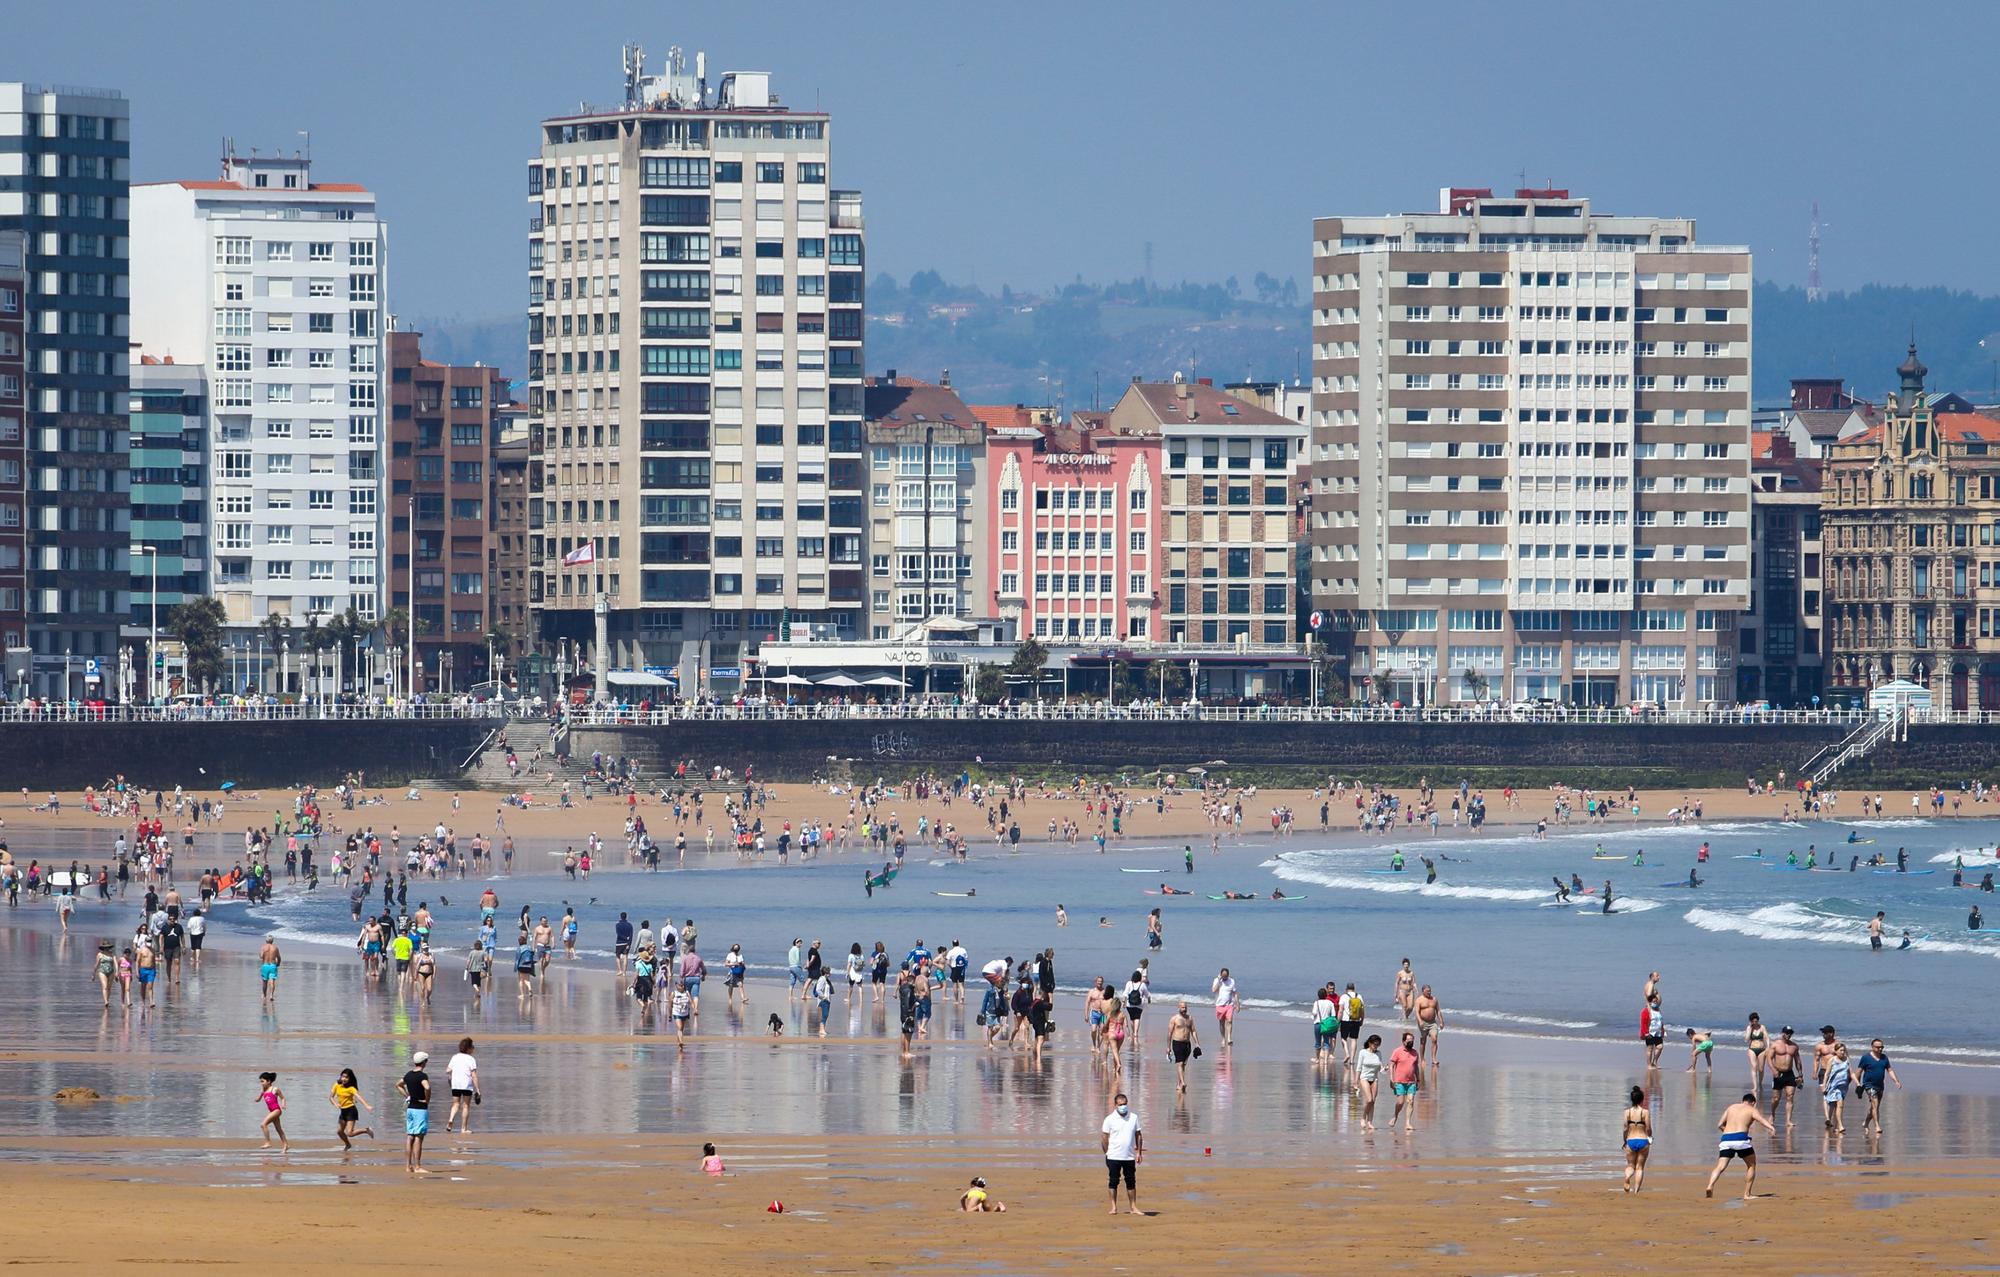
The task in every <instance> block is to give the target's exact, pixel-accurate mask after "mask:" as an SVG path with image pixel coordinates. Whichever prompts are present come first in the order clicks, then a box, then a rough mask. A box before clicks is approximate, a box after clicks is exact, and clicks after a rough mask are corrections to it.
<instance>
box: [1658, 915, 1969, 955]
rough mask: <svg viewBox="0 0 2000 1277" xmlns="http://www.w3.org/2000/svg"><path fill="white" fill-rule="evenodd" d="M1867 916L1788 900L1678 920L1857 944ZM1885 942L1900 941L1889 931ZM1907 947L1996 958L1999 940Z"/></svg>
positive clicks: (1773, 936)
mask: <svg viewBox="0 0 2000 1277" xmlns="http://www.w3.org/2000/svg"><path fill="white" fill-rule="evenodd" d="M1872 916H1873V915H1872V914H1870V915H1868V917H1872ZM1868 917H1849V916H1847V915H1844V914H1841V913H1838V912H1834V911H1831V910H1828V909H1824V908H1815V907H1813V906H1811V905H1805V904H1794V903H1788V904H1777V905H1765V906H1764V907H1762V908H1760V909H1751V910H1747V911H1744V912H1733V911H1730V910H1725V909H1706V908H1699V907H1698V908H1694V909H1690V910H1688V911H1687V913H1686V914H1684V915H1682V920H1683V921H1685V922H1689V923H1692V924H1693V925H1694V926H1697V927H1700V928H1701V929H1702V930H1703V931H1714V932H1721V933H1725V934H1732V935H1742V936H1749V937H1751V938H1753V939H1757V940H1804V941H1811V942H1814V943H1817V944H1839V945H1861V944H1866V943H1867V940H1868ZM1996 939H2000V936H1996ZM1887 942H1890V943H1900V942H1901V941H1900V938H1898V937H1895V936H1893V935H1892V936H1890V937H1889V938H1888V941H1887ZM1910 948H1911V949H1912V950H1922V951H1924V952H1925V953H1973V954H1979V955H1982V956H1985V957H1994V958H2000V944H1982V943H1980V942H1979V941H1977V940H1970V939H1966V940H1946V939H1939V938H1936V937H1934V936H1932V937H1925V938H1923V939H1914V938H1913V939H1912V940H1911V942H1910Z"/></svg>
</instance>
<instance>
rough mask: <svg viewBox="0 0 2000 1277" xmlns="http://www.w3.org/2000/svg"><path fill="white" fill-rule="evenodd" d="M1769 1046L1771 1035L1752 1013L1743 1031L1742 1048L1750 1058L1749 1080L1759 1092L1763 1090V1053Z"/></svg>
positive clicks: (1761, 1020) (1756, 1015)
mask: <svg viewBox="0 0 2000 1277" xmlns="http://www.w3.org/2000/svg"><path fill="white" fill-rule="evenodd" d="M1770 1045H1771V1035H1770V1034H1769V1033H1767V1032H1765V1030H1764V1021H1763V1019H1762V1018H1761V1017H1759V1016H1758V1014H1757V1013H1756V1012H1755V1011H1752V1012H1751V1013H1750V1023H1749V1025H1748V1026H1747V1027H1746V1028H1745V1029H1744V1030H1743V1048H1744V1050H1745V1051H1746V1052H1747V1053H1748V1054H1749V1056H1750V1080H1751V1082H1752V1084H1753V1085H1755V1086H1756V1088H1757V1089H1758V1090H1760V1091H1761V1090H1763V1089H1764V1052H1765V1051H1766V1050H1767V1049H1768V1048H1769V1047H1770Z"/></svg>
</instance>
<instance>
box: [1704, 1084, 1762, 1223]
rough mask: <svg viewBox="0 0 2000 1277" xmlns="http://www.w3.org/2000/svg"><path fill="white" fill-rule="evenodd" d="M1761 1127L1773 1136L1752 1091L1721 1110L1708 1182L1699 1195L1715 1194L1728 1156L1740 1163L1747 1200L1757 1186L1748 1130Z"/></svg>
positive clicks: (1755, 1152) (1754, 1152)
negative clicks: (1717, 1181)
mask: <svg viewBox="0 0 2000 1277" xmlns="http://www.w3.org/2000/svg"><path fill="white" fill-rule="evenodd" d="M1755 1126H1761V1127H1763V1128H1764V1129H1765V1130H1766V1131H1769V1132H1770V1133H1771V1134H1773V1135H1776V1134H1777V1133H1778V1128H1777V1127H1775V1126H1773V1125H1771V1123H1770V1122H1769V1121H1767V1120H1766V1119H1765V1117H1764V1114H1763V1113H1762V1112H1760V1111H1759V1110H1758V1108H1757V1096H1756V1093H1755V1092H1746V1093H1745V1094H1744V1096H1743V1098H1742V1099H1740V1100H1738V1101H1737V1102H1736V1103H1734V1104H1732V1105H1730V1106H1729V1107H1728V1108H1726V1109H1724V1110H1722V1118H1721V1120H1719V1121H1718V1122H1716V1124H1715V1127H1716V1130H1717V1131H1718V1132H1719V1133H1720V1134H1719V1135H1718V1137H1717V1140H1716V1147H1715V1169H1714V1170H1712V1171H1710V1172H1709V1173H1708V1184H1707V1186H1706V1187H1705V1188H1704V1189H1703V1190H1702V1196H1703V1197H1713V1196H1715V1181H1716V1180H1718V1179H1721V1178H1722V1172H1723V1169H1724V1168H1725V1167H1727V1166H1728V1165H1729V1161H1730V1159H1731V1158H1737V1159H1740V1160H1741V1161H1742V1163H1743V1200H1744V1201H1746V1202H1747V1201H1749V1200H1750V1198H1751V1197H1752V1196H1754V1193H1753V1192H1752V1190H1753V1189H1755V1188H1756V1186H1757V1150H1756V1149H1755V1148H1754V1147H1753V1146H1752V1145H1751V1143H1750V1130H1751V1128H1752V1127H1755Z"/></svg>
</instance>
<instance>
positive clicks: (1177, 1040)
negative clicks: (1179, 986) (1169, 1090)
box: [1167, 999, 1198, 1091]
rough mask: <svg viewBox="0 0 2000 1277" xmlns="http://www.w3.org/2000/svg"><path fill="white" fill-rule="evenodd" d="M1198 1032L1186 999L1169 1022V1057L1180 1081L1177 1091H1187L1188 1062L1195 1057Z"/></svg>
mask: <svg viewBox="0 0 2000 1277" xmlns="http://www.w3.org/2000/svg"><path fill="white" fill-rule="evenodd" d="M1197 1036H1198V1031H1197V1030H1196V1028H1195V1023H1194V1017H1193V1016H1192V1015H1189V1014H1188V1004H1187V1001H1186V999H1182V1001H1181V1003H1180V1005H1179V1006H1178V1007H1176V1008H1175V1010H1174V1018H1173V1019H1171V1020H1169V1021H1167V1055H1168V1057H1169V1058H1171V1059H1172V1060H1173V1062H1174V1074H1175V1076H1176V1077H1177V1078H1178V1079H1179V1085H1178V1086H1177V1087H1176V1088H1175V1089H1176V1090H1180V1091H1185V1090H1187V1066H1188V1060H1189V1059H1191V1058H1192V1057H1193V1056H1194V1053H1195V1050H1196V1045H1195V1042H1196V1038H1197Z"/></svg>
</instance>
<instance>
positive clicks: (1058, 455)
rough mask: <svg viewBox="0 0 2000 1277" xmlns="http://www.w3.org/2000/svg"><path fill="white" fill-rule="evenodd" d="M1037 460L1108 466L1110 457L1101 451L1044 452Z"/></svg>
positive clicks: (1055, 463)
mask: <svg viewBox="0 0 2000 1277" xmlns="http://www.w3.org/2000/svg"><path fill="white" fill-rule="evenodd" d="M1039 460H1041V461H1044V462H1047V463H1048V464H1049V465H1052V466H1108V465H1110V464H1111V458H1110V457H1108V456H1105V455H1104V454H1103V453H1101V452H1045V453H1043V454H1042V455H1041V456H1040V458H1039Z"/></svg>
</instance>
